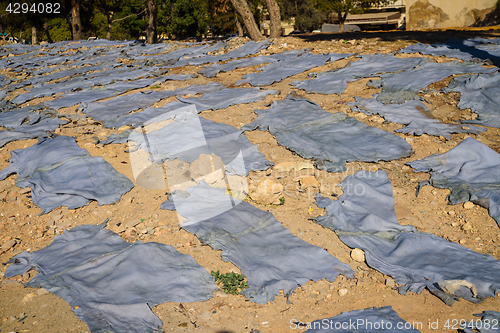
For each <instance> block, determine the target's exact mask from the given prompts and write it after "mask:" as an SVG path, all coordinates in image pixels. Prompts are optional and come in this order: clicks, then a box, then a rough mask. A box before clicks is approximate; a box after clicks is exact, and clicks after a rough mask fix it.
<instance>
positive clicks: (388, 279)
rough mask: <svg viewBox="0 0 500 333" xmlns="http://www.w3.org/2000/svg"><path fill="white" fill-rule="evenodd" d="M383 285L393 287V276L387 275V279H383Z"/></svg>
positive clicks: (394, 283)
mask: <svg viewBox="0 0 500 333" xmlns="http://www.w3.org/2000/svg"><path fill="white" fill-rule="evenodd" d="M385 285H386V286H388V287H391V288H394V287H396V281H394V279H393V278H391V277H388V278H387V279H385Z"/></svg>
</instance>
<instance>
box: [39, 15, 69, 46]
mask: <svg viewBox="0 0 500 333" xmlns="http://www.w3.org/2000/svg"><path fill="white" fill-rule="evenodd" d="M41 33H43V32H41ZM49 33H50V37H52V40H53V41H54V42H58V41H63V40H71V32H70V31H69V26H68V22H67V21H66V20H65V19H64V18H62V17H56V18H53V19H52V20H49ZM43 35H45V34H43ZM39 39H40V38H39Z"/></svg>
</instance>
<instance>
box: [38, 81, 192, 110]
mask: <svg viewBox="0 0 500 333" xmlns="http://www.w3.org/2000/svg"><path fill="white" fill-rule="evenodd" d="M172 76H174V77H176V78H174V79H175V80H177V79H180V80H189V79H190V78H191V76H181V77H178V75H167V76H164V77H161V78H155V79H140V80H136V81H130V82H116V83H113V84H110V85H107V86H103V87H101V86H96V87H95V88H92V89H84V90H81V91H77V92H74V93H69V94H65V95H64V96H63V97H62V98H59V99H55V100H52V101H48V102H44V104H45V105H47V106H48V107H51V108H53V109H56V110H58V109H60V108H64V107H70V106H73V105H76V104H80V103H86V104H88V103H92V102H95V101H97V100H100V99H104V98H110V97H114V96H116V95H119V94H122V93H124V92H127V91H129V90H133V89H138V88H144V87H147V86H149V85H151V84H154V83H162V82H163V81H165V80H168V79H170V78H171V77H172ZM146 93H147V92H146ZM107 102H108V103H110V102H111V101H107Z"/></svg>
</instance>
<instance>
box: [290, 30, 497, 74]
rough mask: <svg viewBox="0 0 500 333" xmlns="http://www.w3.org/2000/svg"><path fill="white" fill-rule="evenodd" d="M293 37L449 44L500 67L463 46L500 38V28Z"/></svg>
mask: <svg viewBox="0 0 500 333" xmlns="http://www.w3.org/2000/svg"><path fill="white" fill-rule="evenodd" d="M293 37H297V38H301V39H303V40H305V41H309V42H318V41H325V40H339V39H346V40H349V39H365V40H370V39H375V40H377V41H387V42H396V41H402V40H404V41H407V42H414V43H417V42H420V43H424V44H433V43H444V42H447V41H450V42H449V43H447V44H448V45H449V46H450V47H452V48H456V49H458V50H460V51H462V52H468V53H470V54H471V55H472V56H474V57H476V58H479V59H482V60H487V59H489V60H490V61H491V63H492V64H494V65H496V66H499V67H500V57H497V56H494V55H491V54H490V53H487V52H485V51H481V50H478V49H475V48H471V47H468V46H466V45H464V44H463V40H465V39H469V38H475V37H482V38H500V26H495V27H487V28H471V29H468V30H458V29H457V30H426V31H398V30H390V31H355V32H344V33H316V34H311V33H310V34H302V35H294V36H293Z"/></svg>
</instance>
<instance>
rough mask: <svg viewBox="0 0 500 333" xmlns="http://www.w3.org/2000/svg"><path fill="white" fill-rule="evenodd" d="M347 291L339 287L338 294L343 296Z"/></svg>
mask: <svg viewBox="0 0 500 333" xmlns="http://www.w3.org/2000/svg"><path fill="white" fill-rule="evenodd" d="M347 292H348V291H347V289H345V288H342V289H339V296H340V297H344V296H345V295H347Z"/></svg>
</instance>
